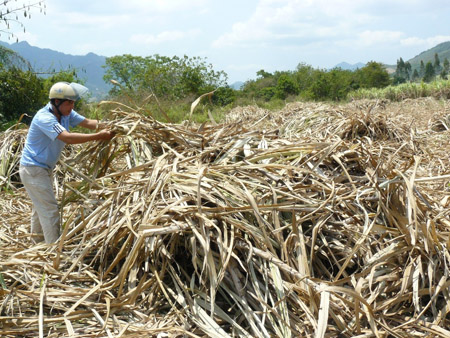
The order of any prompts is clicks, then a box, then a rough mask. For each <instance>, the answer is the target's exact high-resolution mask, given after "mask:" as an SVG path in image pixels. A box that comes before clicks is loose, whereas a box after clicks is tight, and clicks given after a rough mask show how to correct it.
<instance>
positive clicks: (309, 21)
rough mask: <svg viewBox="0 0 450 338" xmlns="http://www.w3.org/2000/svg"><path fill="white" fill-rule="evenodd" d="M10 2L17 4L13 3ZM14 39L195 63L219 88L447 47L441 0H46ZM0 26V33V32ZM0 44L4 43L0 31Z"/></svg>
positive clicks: (449, 6)
mask: <svg viewBox="0 0 450 338" xmlns="http://www.w3.org/2000/svg"><path fill="white" fill-rule="evenodd" d="M19 2H20V1H19ZM45 3H46V7H47V9H46V15H44V14H40V13H39V11H38V10H34V11H32V17H31V19H30V20H28V19H25V20H22V22H23V23H24V24H25V28H26V32H25V33H23V31H20V29H17V30H15V29H14V27H13V31H14V32H15V34H16V36H17V37H18V38H19V40H21V41H27V42H29V43H30V44H31V45H33V46H37V47H40V48H50V49H53V50H57V51H60V52H63V53H66V54H74V55H85V54H87V53H89V52H93V53H96V54H99V55H103V56H113V55H121V54H132V55H141V56H149V55H154V54H160V55H165V56H174V55H178V56H182V55H188V56H190V57H194V56H200V57H203V58H205V59H206V61H207V62H208V63H211V64H212V65H213V66H214V69H215V70H223V71H225V72H226V73H227V74H228V77H229V83H233V82H235V81H245V80H247V79H251V78H255V77H256V72H257V71H258V70H260V69H264V70H265V71H268V72H273V71H276V70H294V69H295V67H296V66H297V65H298V64H299V63H304V64H308V65H311V66H313V67H314V68H331V67H333V66H335V65H336V64H338V63H340V62H342V61H345V62H348V63H357V62H364V63H365V62H368V61H377V62H383V63H387V64H396V61H397V59H398V58H400V57H402V58H403V59H404V60H408V59H410V58H412V57H414V56H416V55H418V54H419V53H421V52H422V51H424V50H427V49H429V48H431V47H434V46H435V45H437V44H438V43H441V42H444V41H450V24H449V19H448V18H449V17H450V1H448V0H246V1H245V0H239V1H238V0H226V1H223V0H222V1H217V0H216V1H212V0H89V1H87V0H77V1H61V0H46V1H45ZM1 28H4V27H0V29H1ZM0 39H1V40H3V41H8V40H7V39H6V38H5V35H4V34H2V35H1V36H0Z"/></svg>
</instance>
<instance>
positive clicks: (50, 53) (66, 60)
mask: <svg viewBox="0 0 450 338" xmlns="http://www.w3.org/2000/svg"><path fill="white" fill-rule="evenodd" d="M0 45H2V46H4V47H6V48H9V49H11V50H13V51H14V52H16V53H18V54H19V55H20V56H22V57H23V58H24V59H26V60H27V61H28V62H29V63H30V64H31V66H32V67H33V69H34V71H35V72H37V73H44V74H42V75H43V76H44V77H45V73H51V72H55V71H61V70H68V69H74V68H75V69H77V70H78V72H77V75H78V77H79V78H80V79H83V80H84V81H85V85H86V86H87V87H88V88H89V89H90V91H91V94H92V95H93V96H94V97H97V98H101V97H104V96H106V94H107V93H108V91H109V89H110V88H111V86H110V85H109V84H107V83H105V82H104V81H103V75H104V74H105V70H104V67H103V66H104V65H105V61H106V57H105V56H100V55H97V54H94V53H91V52H90V53H87V54H86V55H72V54H65V53H62V52H58V51H55V50H52V49H49V48H40V47H35V46H32V45H30V44H29V43H28V42H26V41H21V42H18V43H13V44H8V43H6V42H3V41H0Z"/></svg>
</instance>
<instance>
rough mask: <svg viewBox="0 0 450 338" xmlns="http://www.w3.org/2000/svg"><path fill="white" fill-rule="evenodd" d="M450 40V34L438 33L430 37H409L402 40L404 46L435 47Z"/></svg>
mask: <svg viewBox="0 0 450 338" xmlns="http://www.w3.org/2000/svg"><path fill="white" fill-rule="evenodd" d="M446 41H450V36H449V35H436V36H432V37H429V38H425V39H424V38H418V37H409V38H406V39H402V40H401V41H400V43H401V45H402V46H407V47H416V46H417V47H434V46H436V45H438V44H440V43H442V42H446Z"/></svg>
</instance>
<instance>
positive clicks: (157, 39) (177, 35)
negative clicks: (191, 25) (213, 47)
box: [130, 29, 201, 45]
mask: <svg viewBox="0 0 450 338" xmlns="http://www.w3.org/2000/svg"><path fill="white" fill-rule="evenodd" d="M200 33H201V31H200V30H199V29H192V30H189V31H165V32H161V33H158V34H156V35H155V34H135V35H132V36H131V37H130V42H132V43H137V44H146V45H155V44H160V43H164V42H171V41H177V40H184V39H193V38H195V37H196V36H198V35H199V34H200Z"/></svg>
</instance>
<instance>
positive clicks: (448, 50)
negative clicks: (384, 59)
mask: <svg viewBox="0 0 450 338" xmlns="http://www.w3.org/2000/svg"><path fill="white" fill-rule="evenodd" d="M436 53H437V55H438V57H439V60H440V62H441V66H442V64H443V62H444V60H445V59H448V60H449V61H450V41H447V42H442V43H440V44H439V45H437V46H435V47H433V48H431V49H428V50H426V51H424V52H422V53H420V54H419V55H417V56H415V57H413V58H412V59H410V60H408V62H409V63H410V64H411V67H412V68H413V69H416V68H419V67H420V61H423V63H424V64H425V65H426V64H427V63H428V62H431V63H432V64H434V55H435V54H436Z"/></svg>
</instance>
